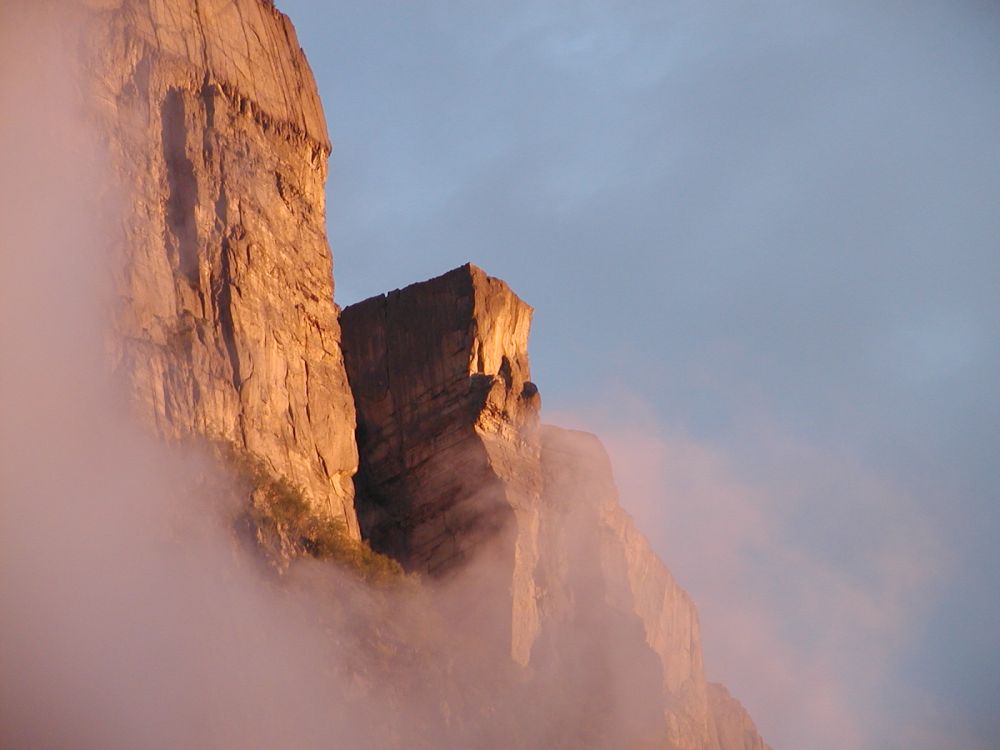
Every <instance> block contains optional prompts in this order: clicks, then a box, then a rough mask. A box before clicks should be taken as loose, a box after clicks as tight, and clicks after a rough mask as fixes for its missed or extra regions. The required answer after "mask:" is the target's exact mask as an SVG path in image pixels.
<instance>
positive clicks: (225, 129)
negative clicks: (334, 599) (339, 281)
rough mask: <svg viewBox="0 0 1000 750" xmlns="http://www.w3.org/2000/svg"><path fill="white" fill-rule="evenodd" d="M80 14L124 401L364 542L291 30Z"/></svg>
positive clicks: (310, 100) (205, 13)
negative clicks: (116, 236) (269, 479)
mask: <svg viewBox="0 0 1000 750" xmlns="http://www.w3.org/2000/svg"><path fill="white" fill-rule="evenodd" d="M86 4H87V5H88V6H89V11H88V12H89V14H90V15H89V19H90V22H91V31H90V34H89V39H90V45H89V49H88V55H89V67H90V70H91V85H92V88H93V91H92V92H91V96H90V97H89V99H90V101H92V102H96V103H97V104H96V111H95V112H94V117H95V118H96V119H97V120H98V122H99V125H100V130H101V132H103V133H105V134H106V137H107V148H108V150H109V155H110V161H111V163H112V165H113V171H114V174H115V177H116V180H117V189H118V191H119V192H120V195H121V198H122V199H123V203H124V210H125V222H124V232H123V235H124V236H123V238H122V242H121V252H122V256H123V257H122V259H121V262H120V263H118V264H117V265H116V267H117V268H120V269H121V271H120V274H119V276H118V278H117V279H116V280H115V281H116V284H115V286H116V290H117V293H118V301H119V304H118V306H117V316H116V322H115V331H114V335H113V336H112V337H110V347H111V349H112V360H113V363H114V367H115V369H116V372H117V373H118V375H119V377H120V380H121V381H122V383H123V384H124V386H125V387H126V389H127V390H128V392H129V394H130V396H131V402H132V403H133V405H134V406H135V408H136V409H137V411H138V412H139V413H140V414H141V415H142V416H143V417H144V418H146V419H147V420H148V421H149V422H151V423H152V424H154V425H155V427H156V428H157V429H158V431H159V432H160V433H161V434H163V435H165V436H169V437H183V436H190V435H207V436H209V437H212V438H220V439H225V440H227V441H231V442H234V443H236V444H237V445H239V446H242V447H243V448H245V449H247V450H248V451H250V452H252V453H254V454H256V455H257V456H259V457H260V458H262V459H263V460H264V461H265V462H266V463H267V465H268V466H269V467H270V468H271V470H272V471H273V472H274V473H275V474H277V475H279V476H283V477H285V478H287V479H288V480H290V481H291V482H292V483H293V484H295V485H299V486H301V487H302V488H303V489H304V490H305V494H306V495H307V497H308V498H309V500H310V502H311V503H312V504H313V505H314V507H315V509H316V510H317V511H318V512H320V513H321V514H328V515H332V516H333V517H336V518H341V519H343V520H344V522H345V523H346V524H347V526H348V528H349V529H350V530H351V531H352V533H353V534H354V535H355V536H358V529H357V523H356V519H355V514H354V507H353V483H352V476H353V474H354V472H355V470H356V467H357V451H356V446H355V442H354V403H353V399H352V398H351V395H350V390H349V387H348V384H347V378H346V374H345V371H344V366H343V359H342V355H341V350H340V329H339V323H338V318H337V310H336V308H335V306H334V303H333V282H332V273H331V270H332V269H331V256H330V250H329V246H328V244H327V240H326V235H325V226H324V222H325V216H324V213H325V199H324V183H325V180H326V162H327V157H328V156H329V153H330V146H329V142H328V138H327V131H326V123H325V121H324V117H323V111H322V107H321V105H320V102H319V98H318V95H317V90H316V86H315V83H314V81H313V77H312V74H311V72H310V69H309V66H308V65H307V63H306V61H305V58H304V56H303V54H302V52H301V50H300V49H299V44H298V41H297V39H296V36H295V31H294V29H293V28H292V25H291V23H290V22H289V21H288V19H287V18H286V17H285V16H283V15H282V14H281V13H279V12H278V11H277V10H275V8H274V7H273V5H272V4H271V3H269V2H261V0H200V1H196V0H172V1H171V2H161V1H159V0H118V1H117V2H113V1H108V0H101V1H100V2H93V1H91V2H88V3H86Z"/></svg>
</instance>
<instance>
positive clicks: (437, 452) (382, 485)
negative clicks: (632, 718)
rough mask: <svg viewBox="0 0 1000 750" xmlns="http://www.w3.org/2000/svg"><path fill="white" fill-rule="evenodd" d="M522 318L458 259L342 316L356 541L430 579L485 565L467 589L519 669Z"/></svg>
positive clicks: (532, 531)
mask: <svg viewBox="0 0 1000 750" xmlns="http://www.w3.org/2000/svg"><path fill="white" fill-rule="evenodd" d="M531 313H532V310H531V308H530V307H529V306H528V305H526V304H525V303H524V302H522V301H521V300H520V299H518V297H517V296H516V295H515V294H514V293H513V292H512V291H511V290H510V288H509V287H508V286H507V285H506V284H504V283H503V282H502V281H499V280H498V279H494V278H490V277H489V276H487V275H486V274H485V273H483V271H481V270H480V269H478V268H476V267H475V266H472V265H466V266H462V267H461V268H458V269H455V270H454V271H451V272H450V273H447V274H445V275H444V276H440V277H438V278H436V279H432V280H430V281H427V282H424V283H421V284H414V285H413V286H410V287H407V288H406V289H403V290H401V291H395V292H392V293H390V294H388V295H383V296H378V297H373V298H371V299H368V300H365V301H364V302H360V303H358V304H356V305H352V306H350V307H348V308H347V309H345V310H344V315H343V329H344V354H345V357H346V362H347V370H348V375H349V377H350V382H351V385H352V388H353V390H354V396H355V400H356V404H357V410H358V444H359V448H360V452H361V456H362V462H361V470H360V472H359V475H358V483H357V487H358V498H357V507H358V516H359V518H360V521H361V528H362V530H363V532H364V534H365V536H366V538H367V539H368V540H369V541H370V542H371V544H372V546H373V547H374V548H375V549H377V550H378V551H380V552H383V553H385V554H388V555H391V556H393V557H395V558H397V559H399V560H400V561H402V562H403V564H404V565H405V566H407V567H408V568H410V569H413V570H418V571H422V572H426V573H429V574H431V575H433V576H446V575H447V574H448V573H449V572H451V571H454V570H456V569H457V568H459V567H461V566H463V565H467V564H473V563H476V562H478V561H479V560H485V559H486V558H489V559H490V560H489V565H488V566H486V565H484V569H487V568H488V570H489V571H490V579H491V580H490V581H489V582H486V581H480V582H479V584H480V585H482V586H484V588H485V590H491V591H493V592H494V593H495V594H496V596H495V597H484V600H492V599H494V598H495V599H496V600H497V602H498V604H499V605H500V606H501V607H502V608H503V610H504V611H505V612H506V615H501V616H503V617H504V619H505V620H508V621H510V623H511V633H510V644H511V646H510V647H511V650H512V654H513V655H514V658H515V660H517V661H519V662H521V663H525V662H526V661H527V658H528V651H529V649H530V644H531V642H532V639H533V638H534V633H535V631H536V629H537V616H536V612H535V591H534V587H533V579H532V573H531V571H532V569H533V567H534V565H535V563H536V560H537V556H538V549H537V529H538V507H539V503H538V497H539V493H540V491H541V474H540V466H539V443H538V438H537V435H536V434H535V433H534V430H533V427H534V425H535V424H536V423H537V419H538V410H539V404H540V399H539V396H538V390H537V388H535V386H534V384H533V383H531V381H530V371H529V365H528V353H527V352H528V349H527V345H528V331H529V327H530V324H531ZM476 558H479V560H477V559H476ZM508 592H509V593H508ZM504 602H505V603H504ZM512 613H513V615H512ZM485 616H487V615H486V614H485V613H484V617H485ZM490 616H492V617H496V616H497V615H496V613H491V615H490Z"/></svg>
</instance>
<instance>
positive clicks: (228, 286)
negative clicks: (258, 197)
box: [219, 238, 243, 393]
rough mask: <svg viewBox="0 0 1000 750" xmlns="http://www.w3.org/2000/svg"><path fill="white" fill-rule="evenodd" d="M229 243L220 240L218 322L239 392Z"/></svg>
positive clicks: (240, 379) (234, 383)
mask: <svg viewBox="0 0 1000 750" xmlns="http://www.w3.org/2000/svg"><path fill="white" fill-rule="evenodd" d="M229 254H230V243H229V239H228V238H226V239H224V240H223V241H222V254H221V255H222V257H221V259H220V260H221V269H220V271H221V275H222V278H221V279H220V284H219V323H220V327H221V329H222V341H223V343H224V344H225V346H226V353H227V354H228V355H229V365H230V367H231V368H232V371H233V387H234V388H235V389H236V392H237V393H239V391H240V387H241V386H242V385H243V373H242V372H241V371H240V355H239V352H238V351H237V350H236V327H235V324H234V322H233V277H232V269H231V267H230V257H229Z"/></svg>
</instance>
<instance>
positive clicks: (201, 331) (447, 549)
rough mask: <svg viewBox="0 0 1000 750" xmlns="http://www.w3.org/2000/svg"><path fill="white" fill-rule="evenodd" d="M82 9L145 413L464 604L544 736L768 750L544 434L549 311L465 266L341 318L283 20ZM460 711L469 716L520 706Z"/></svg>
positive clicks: (683, 608) (606, 511) (584, 452)
mask: <svg viewBox="0 0 1000 750" xmlns="http://www.w3.org/2000/svg"><path fill="white" fill-rule="evenodd" d="M77 2H78V4H80V5H82V6H85V7H86V9H87V10H86V14H87V24H88V27H89V34H88V44H87V48H86V51H85V55H86V57H87V61H88V66H89V70H90V78H89V81H90V86H91V89H92V90H91V91H90V92H89V93H90V96H89V97H88V100H89V101H90V102H92V103H94V104H93V108H92V112H91V116H92V117H93V119H94V120H95V121H96V122H97V124H98V126H99V130H100V132H102V133H104V134H105V144H104V145H105V147H106V148H107V151H108V156H109V161H110V163H111V165H112V171H113V174H114V177H115V182H116V188H117V192H118V194H119V196H120V198H121V202H122V203H123V206H124V209H125V210H124V220H123V224H122V232H121V238H120V239H121V241H120V242H119V243H118V245H119V247H118V251H119V252H120V253H121V257H120V259H119V262H118V263H116V265H115V268H116V269H117V270H116V278H115V279H114V288H115V291H116V299H117V304H116V306H115V311H114V315H113V320H114V325H113V331H112V332H111V335H110V336H109V338H108V341H109V348H110V354H111V361H112V364H113V368H114V371H115V373H116V375H117V377H118V379H119V380H120V382H121V383H122V385H123V387H124V388H125V390H126V391H127V393H128V395H129V401H130V403H131V404H132V406H133V407H134V408H135V410H136V411H137V412H138V413H139V414H140V415H141V416H142V417H143V418H144V419H145V420H146V421H147V422H148V423H149V424H150V425H152V426H153V427H154V429H155V430H156V431H158V433H159V434H160V435H162V436H164V437H166V438H169V439H184V438H188V437H191V436H207V437H210V438H214V439H220V440H223V441H225V442H227V443H232V444H235V445H236V446H237V447H238V448H240V449H241V450H243V451H246V452H248V453H250V454H252V456H253V458H254V460H258V461H260V462H263V463H264V464H265V465H266V468H267V470H268V471H269V472H270V473H272V474H273V475H275V477H277V478H278V480H281V481H282V482H285V483H286V484H288V485H294V486H297V487H299V488H301V489H302V494H303V495H304V497H305V499H306V500H307V501H308V503H309V504H310V507H311V509H312V512H313V513H315V514H316V515H318V516H322V517H324V518H325V519H327V520H330V519H334V520H339V521H342V522H343V524H344V525H345V527H346V529H347V530H348V533H349V534H350V535H352V536H353V538H354V539H360V538H361V537H362V535H363V536H364V538H365V539H367V540H368V541H369V542H370V543H371V545H372V546H373V547H374V548H375V549H377V550H378V551H380V552H383V553H385V554H388V555H391V556H392V557H394V558H396V559H398V560H399V561H401V562H402V563H403V564H404V565H405V566H406V567H407V568H409V569H411V570H415V571H419V572H421V573H422V574H424V575H425V577H426V578H427V579H428V580H431V581H433V583H434V585H435V586H438V585H439V586H441V587H445V588H446V587H448V586H462V585H464V586H466V587H468V589H469V590H468V591H466V592H464V595H462V596H458V597H454V599H455V600H456V601H461V602H463V603H466V604H467V603H468V602H474V604H473V605H469V606H467V607H466V608H467V609H468V610H469V611H462V612H456V613H455V614H456V616H457V617H460V618H461V621H462V622H463V623H465V624H466V625H467V628H466V629H467V630H468V632H470V633H474V634H475V636H476V638H475V640H476V642H477V646H476V647H477V648H479V647H480V646H482V648H484V649H485V650H486V651H487V652H489V653H488V655H487V656H486V657H484V660H483V664H485V665H486V666H487V667H488V668H489V671H488V672H486V674H488V675H490V677H491V678H495V680H496V681H497V682H498V683H502V684H501V685H500V687H499V688H498V689H497V690H494V691H493V692H490V693H489V695H490V696H496V695H499V694H502V693H504V692H505V691H507V692H509V694H513V695H516V696H518V701H521V702H517V703H515V704H514V705H515V706H516V709H517V710H515V711H512V714H513V716H514V717H515V718H516V717H517V716H520V715H521V714H522V713H523V711H522V710H521V709H522V708H523V709H524V711H530V710H532V708H533V706H544V711H545V712H546V716H545V717H544V720H545V723H546V724H547V725H552V726H554V732H553V734H552V737H551V738H546V739H545V741H544V742H543V743H542V744H537V745H531V746H545V747H566V748H588V747H592V748H604V747H629V748H651V749H652V748H657V749H659V750H662V749H663V748H669V749H671V750H769V748H767V746H766V745H765V744H764V743H763V741H762V740H761V739H760V737H759V736H758V735H757V732H756V730H755V729H754V727H753V723H752V722H751V721H750V718H749V716H748V715H747V713H746V711H745V710H743V708H742V706H740V705H739V703H737V702H736V701H735V700H734V699H732V698H731V697H730V696H729V694H728V693H727V692H725V690H724V689H723V688H721V687H717V686H709V685H707V684H706V682H705V677H704V670H703V665H702V653H701V642H700V634H699V627H698V617H697V613H696V611H695V608H694V605H693V604H692V602H691V600H690V597H689V596H688V595H687V594H686V593H685V592H684V591H683V590H682V589H681V588H680V587H679V586H678V585H677V583H676V582H675V581H674V579H673V578H672V576H671V575H670V573H669V572H668V571H667V570H666V568H665V567H664V566H663V564H662V563H661V562H660V561H659V560H658V559H657V558H656V556H655V554H654V553H653V551H652V550H651V548H650V546H649V544H648V543H647V541H646V540H645V539H644V538H643V536H642V535H641V534H640V533H639V532H638V531H637V530H636V529H635V527H634V525H633V524H632V521H631V519H630V518H629V517H628V515H627V514H626V513H625V512H624V511H623V510H622V508H621V507H620V505H619V504H618V498H617V492H616V490H615V487H614V481H613V477H612V473H611V467H610V463H609V461H608V458H607V455H606V454H605V452H604V450H603V448H602V447H601V446H600V443H599V442H598V441H597V440H596V438H593V437H592V436H588V435H584V434H581V433H574V432H570V431H566V430H560V429H558V428H554V427H543V426H540V425H539V410H540V397H539V395H538V390H537V388H536V387H535V386H534V384H533V383H532V382H531V375H530V368H529V363H528V348H527V346H528V334H529V328H530V323H531V315H532V309H531V307H530V306H528V305H527V304H526V303H524V302H523V301H522V300H520V299H519V298H518V297H517V296H516V295H515V294H514V293H513V292H512V291H511V290H510V288H509V287H508V286H507V285H506V284H504V283H503V282H502V281H499V280H497V279H494V278H491V277H489V276H488V275H486V274H485V273H484V272H483V271H481V270H480V269H478V268H476V267H475V266H472V265H466V266H463V267H461V268H459V269H456V270H454V271H451V272H450V273H447V274H445V275H444V276H441V277H439V278H436V279H432V280H430V281H427V282H423V283H420V284H415V285H413V286H411V287H407V288H406V289H403V290H400V291H395V292H392V293H390V294H388V295H383V296H379V297H374V298H372V299H369V300H366V301H364V302H361V303H359V304H357V305H353V306H351V307H349V308H348V309H347V310H345V311H344V314H343V318H342V321H341V320H340V319H339V315H338V310H337V308H336V307H335V305H334V303H333V279H332V260H331V255H330V249H329V246H328V243H327V240H326V235H325V229H324V222H325V216H324V213H325V199H324V183H325V179H326V169H327V168H326V162H327V158H328V157H329V154H330V144H329V140H328V136H327V131H326V124H325V121H324V116H323V111H322V107H321V105H320V102H319V99H318V96H317V91H316V86H315V83H314V81H313V78H312V74H311V72H310V70H309V67H308V65H307V63H306V61H305V58H304V56H303V54H302V52H301V50H300V49H299V45H298V42H297V40H296V36H295V32H294V30H293V28H292V26H291V24H290V23H289V21H288V19H287V18H286V17H285V16H283V15H282V14H281V13H279V12H278V11H277V10H276V9H275V8H274V6H273V4H272V3H271V2H268V1H266V0H172V1H171V2H166V1H165V0H77ZM341 324H343V342H342V341H341ZM342 346H343V350H342ZM348 376H349V378H348ZM359 450H360V469H359ZM356 473H357V477H356V479H355V474H356ZM284 486H285V485H284V484H283V485H282V487H284ZM355 491H356V497H355ZM441 600H442V601H446V600H447V598H446V597H444V598H442V599H441ZM449 615H450V613H445V614H443V615H442V619H445V620H450V619H451V618H450V617H449ZM501 673H502V674H503V675H504V677H502V678H501V677H498V676H497V675H499V674H501ZM472 674H474V675H475V674H479V672H476V671H473V672H472ZM511 674H513V675H514V677H510V675H511ZM449 678H450V675H449ZM505 680H506V681H507V682H504V681H505ZM445 681H446V682H447V680H445ZM463 684H464V683H463ZM468 684H469V685H477V684H478V680H477V679H470V680H469V681H468ZM486 692H489V691H486ZM466 693H467V694H466V695H464V696H461V697H462V698H464V699H465V700H466V701H467V704H466V705H467V706H468V707H469V711H468V713H469V714H470V715H471V714H477V713H478V715H480V716H481V717H486V718H484V719H483V722H485V723H489V722H491V721H493V718H492V717H494V715H495V714H497V713H502V711H495V710H494V707H495V703H496V702H497V701H496V699H495V697H487V698H482V699H479V698H478V694H477V693H474V692H473V691H471V690H470V691H466ZM533 696H546V700H545V702H544V703H542V702H540V701H538V702H536V701H533V699H532V698H533ZM553 696H555V697H556V698H555V703H554V704H553ZM421 698H425V699H426V701H427V703H428V705H429V706H433V705H434V704H440V703H441V702H442V701H441V700H439V696H437V695H436V694H432V695H430V696H421ZM456 700H458V699H457V698H456ZM477 701H478V704H477V703H476V702H477ZM456 705H458V704H456ZM445 714H447V712H445ZM474 723H475V722H472V721H470V722H469V724H470V725H472V724H474ZM494 723H495V724H496V730H497V735H496V736H497V738H498V739H497V743H496V746H503V738H504V737H507V736H508V735H507V734H505V732H506V731H507V730H508V729H509V726H507V725H504V724H503V723H499V724H497V723H496V722H494ZM444 724H445V725H448V726H450V725H451V720H450V718H449V717H448V716H447V715H445V716H444ZM469 746H472V745H469ZM525 746H527V745H525Z"/></svg>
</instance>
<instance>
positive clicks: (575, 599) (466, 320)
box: [343, 265, 760, 750]
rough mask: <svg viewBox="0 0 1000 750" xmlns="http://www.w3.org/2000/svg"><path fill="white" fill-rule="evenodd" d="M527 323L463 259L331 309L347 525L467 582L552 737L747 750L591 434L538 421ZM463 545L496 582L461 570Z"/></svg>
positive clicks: (689, 618) (694, 632)
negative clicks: (349, 443)
mask: <svg viewBox="0 0 1000 750" xmlns="http://www.w3.org/2000/svg"><path fill="white" fill-rule="evenodd" d="M530 319H531V309H530V308H529V307H528V306H527V305H526V304H525V303H523V302H522V301H521V300H520V299H518V298H517V297H516V295H514V293H513V292H512V291H511V290H510V289H509V288H508V287H507V285H506V284H504V283H503V282H501V281H499V280H497V279H493V278H490V277H489V276H487V275H486V274H485V273H484V272H483V271H481V270H480V269H478V268H476V267H475V266H471V265H467V266H463V267H462V268H459V269H456V270H454V271H451V272H449V273H447V274H445V275H443V276H441V277H438V278H436V279H432V280H430V281H427V282H423V283H419V284H414V285H412V286H409V287H407V288H406V289H403V290H399V291H395V292H391V293H390V294H388V295H384V296H379V297H374V298H372V299H369V300H366V301H364V302H361V303H359V304H357V305H353V306H351V307H348V308H347V309H346V310H345V311H344V316H343V326H344V351H345V358H346V362H347V369H348V375H349V378H350V381H351V384H352V387H353V389H354V395H355V399H356V405H357V412H358V442H359V448H360V454H361V471H360V473H359V475H358V498H357V502H358V509H359V511H358V512H359V517H360V519H361V528H362V531H363V533H364V534H365V535H366V537H367V538H369V539H370V540H371V542H372V544H373V546H375V547H376V548H377V549H379V550H380V551H382V552H384V553H387V554H390V555H393V556H396V557H398V558H400V559H402V560H404V561H405V563H406V564H407V565H408V566H409V567H411V568H414V569H417V570H422V571H425V572H430V573H432V574H437V575H442V576H447V574H448V572H449V571H452V570H454V569H455V568H457V567H459V566H461V568H462V569H463V570H464V571H465V573H464V575H466V576H470V575H471V578H472V580H473V581H475V583H474V585H475V586H477V587H479V588H481V589H482V590H483V591H484V592H486V593H485V594H484V598H485V599H487V600H490V601H493V602H494V603H495V605H496V606H494V607H493V608H492V609H490V610H489V614H490V616H492V617H494V618H501V619H505V620H506V621H509V622H510V623H511V625H510V630H509V631H504V632H503V635H504V637H506V638H508V639H509V640H508V641H507V643H508V644H509V647H510V654H511V656H512V657H513V658H514V661H515V662H517V663H519V664H521V665H522V666H523V667H525V668H526V669H527V670H528V674H529V675H530V680H529V681H530V683H531V684H532V685H533V688H530V689H529V691H528V692H529V694H530V692H531V690H532V689H534V690H537V691H539V694H541V695H546V696H552V695H563V696H564V700H563V703H562V704H561V705H557V706H555V707H553V706H551V705H549V704H548V703H546V706H547V710H548V712H549V716H548V717H547V719H548V721H550V722H553V723H554V724H555V725H556V726H558V727H559V731H558V735H559V737H560V741H561V742H564V743H566V745H565V746H566V747H606V746H612V745H613V744H615V743H619V742H622V741H623V738H627V740H628V742H629V743H630V744H629V745H628V746H630V747H637V748H638V747H649V748H664V747H665V748H671V750H751V749H752V750H760V748H758V747H757V746H755V745H752V744H750V745H747V744H745V742H744V738H748V737H756V736H757V735H756V730H755V729H753V725H752V722H750V721H749V717H746V716H745V714H738V712H736V711H735V710H734V709H733V708H732V704H735V702H733V701H730V702H726V701H723V700H721V699H720V698H719V697H718V694H717V692H710V690H709V687H708V685H707V683H706V680H705V675H704V666H703V660H702V649H701V636H700V629H699V624H698V615H697V611H696V609H695V606H694V603H693V602H692V601H691V598H690V596H689V595H688V594H687V593H686V592H685V591H684V590H683V589H682V588H681V587H680V586H679V585H678V584H677V582H676V581H675V580H674V578H673V576H672V575H671V574H670V572H669V571H668V570H667V569H666V567H665V566H664V565H663V563H662V562H661V561H660V560H659V559H658V558H657V556H656V554H655V553H654V552H653V550H652V548H651V547H650V545H649V543H648V541H647V540H646V539H645V537H644V536H643V535H642V534H641V533H640V532H639V531H638V530H637V529H636V528H635V526H634V524H633V522H632V519H631V518H630V517H629V516H628V514H627V513H626V512H625V511H624V510H623V509H622V507H621V506H620V504H619V502H618V494H617V490H616V488H615V485H614V479H613V476H612V470H611V465H610V461H609V459H608V456H607V454H606V452H605V451H604V448H603V447H602V446H601V444H600V442H599V441H598V440H597V438H595V437H594V436H592V435H588V434H585V433H579V432H574V431H569V430H563V429H560V428H557V427H551V426H540V425H539V423H538V408H539V404H538V395H537V389H536V388H535V386H534V385H533V384H532V383H531V382H530V379H529V378H530V375H529V371H528V354H527V341H528V333H529V331H528V327H529V325H530ZM480 556H486V558H487V560H488V561H489V562H488V565H486V566H484V569H486V570H489V571H490V572H491V573H493V574H494V575H495V574H496V571H497V570H499V571H500V575H499V576H498V577H495V578H492V579H490V580H489V581H483V580H482V579H479V578H477V577H476V576H477V574H476V573H475V572H473V573H472V574H469V573H468V570H469V568H470V566H473V570H475V568H474V565H475V562H476V560H477V559H478V558H479V557H480ZM497 601H499V603H497ZM570 685H571V686H573V687H572V689H568V688H567V686H570ZM735 705H737V706H738V704H735ZM581 717H586V719H585V720H581ZM734 717H737V718H734ZM744 719H745V720H746V723H744ZM737 739H738V740H739V743H742V744H733V743H734V742H737ZM758 739H759V738H758ZM748 741H749V740H748ZM609 743H611V744H609Z"/></svg>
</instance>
